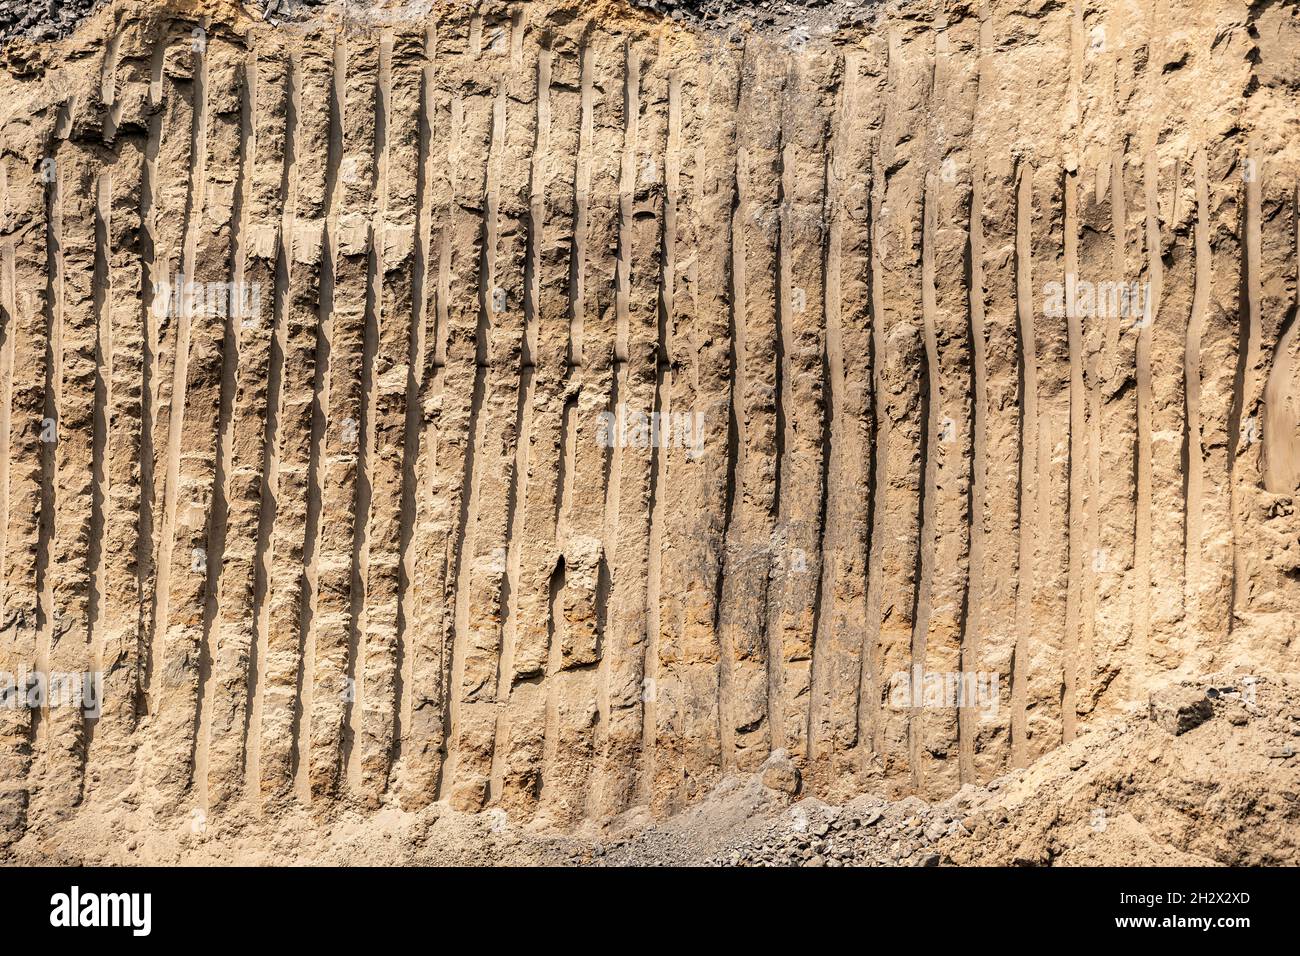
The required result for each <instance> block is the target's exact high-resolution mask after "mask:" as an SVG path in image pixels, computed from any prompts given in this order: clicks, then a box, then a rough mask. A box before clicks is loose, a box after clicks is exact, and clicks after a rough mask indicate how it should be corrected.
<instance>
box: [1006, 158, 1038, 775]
mask: <svg viewBox="0 0 1300 956" xmlns="http://www.w3.org/2000/svg"><path fill="white" fill-rule="evenodd" d="M1016 197H1017V199H1016V311H1017V314H1018V316H1019V326H1018V330H1019V334H1018V341H1019V346H1020V354H1019V364H1020V396H1021V408H1022V409H1023V413H1022V415H1021V418H1020V445H1019V460H1020V491H1019V496H1018V503H1017V513H1018V515H1019V521H1020V535H1019V554H1020V559H1019V565H1020V573H1019V575H1018V576H1017V580H1016V645H1015V656H1014V665H1015V666H1014V669H1013V671H1012V679H1011V694H1012V698H1011V706H1012V717H1011V719H1012V730H1011V747H1012V763H1013V764H1014V765H1015V766H1024V765H1025V764H1026V763H1027V761H1028V754H1029V741H1028V739H1027V736H1026V735H1027V732H1028V718H1027V716H1026V708H1027V706H1028V692H1029V688H1028V680H1029V655H1030V643H1031V641H1035V639H1036V638H1035V634H1034V630H1033V604H1032V600H1033V593H1034V567H1035V563H1036V557H1035V555H1036V553H1037V546H1038V534H1037V532H1038V527H1039V523H1038V518H1039V516H1038V474H1037V463H1038V440H1039V435H1038V355H1037V348H1036V342H1035V335H1034V300H1033V289H1034V286H1033V277H1032V273H1031V268H1032V248H1033V223H1034V174H1033V168H1032V167H1030V166H1027V165H1026V166H1021V167H1020V169H1019V170H1018V171H1017V178H1016Z"/></svg>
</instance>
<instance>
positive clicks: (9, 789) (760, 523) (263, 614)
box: [0, 0, 1300, 865]
mask: <svg viewBox="0 0 1300 956" xmlns="http://www.w3.org/2000/svg"><path fill="white" fill-rule="evenodd" d="M667 6H668V5H666V4H650V5H646V4H639V5H638V4H631V3H629V2H626V0H536V2H527V3H523V2H521V3H504V2H484V3H481V4H466V3H452V2H443V0H422V2H411V3H405V4H383V5H377V6H376V5H369V4H363V3H347V4H339V3H323V4H319V5H311V6H305V5H293V4H290V5H289V6H288V7H284V8H282V7H281V5H280V4H278V3H277V4H276V5H275V6H274V9H272V8H271V7H269V6H267V5H265V4H258V5H240V4H237V3H233V2H229V0H200V2H195V0H159V2H152V0H151V2H141V0H113V2H110V3H107V4H105V5H104V6H102V7H101V8H100V9H98V10H97V11H96V12H94V13H93V14H91V15H90V16H88V17H87V18H86V19H85V20H84V21H83V22H82V23H81V24H80V26H79V27H78V28H77V29H76V31H75V32H74V33H73V34H72V35H71V36H70V37H68V38H67V39H64V40H60V41H58V42H33V41H31V40H28V39H24V38H23V37H21V36H18V37H16V38H13V39H11V40H10V41H9V42H8V43H7V44H6V45H5V46H4V47H3V49H0V323H2V325H0V691H3V695H2V698H3V699H0V705H2V706H0V845H7V846H9V847H10V853H11V855H12V856H13V857H14V858H16V859H21V860H24V861H27V862H33V861H44V860H69V861H71V860H105V861H114V862H128V861H132V860H148V861H168V862H174V861H187V862H196V861H206V860H210V861H216V862H236V861H238V862H254V861H255V862H267V863H286V862H361V861H365V862H388V861H392V862H462V861H463V862H509V861H515V862H542V863H545V862H557V863H563V862H571V861H575V860H576V861H590V860H606V861H614V862H619V861H621V862H629V863H639V862H650V863H653V862H673V861H677V862H701V863H703V862H719V863H733V862H739V863H758V862H798V863H813V864H814V865H815V864H816V863H817V862H818V861H820V862H822V863H826V864H828V865H830V864H833V863H837V862H838V863H848V862H865V863H908V864H912V863H922V864H928V863H936V862H953V863H958V864H969V863H1008V864H1009V863H1034V864H1041V863H1048V862H1063V863H1074V862H1093V861H1106V862H1141V861H1146V862H1151V861H1160V862H1165V861H1168V862H1196V861H1214V862H1224V863H1239V862H1260V863H1280V862H1292V863H1295V862H1297V859H1296V840H1297V820H1296V813H1297V809H1296V789H1297V787H1296V780H1297V777H1298V776H1300V774H1298V773H1297V764H1296V759H1295V757H1294V753H1293V751H1294V749H1295V747H1296V740H1297V739H1298V738H1296V737H1295V735H1294V733H1293V730H1294V727H1295V718H1296V717H1297V715H1298V711H1297V707H1296V700H1297V698H1296V692H1295V680H1296V675H1297V673H1298V672H1300V640H1297V637H1298V632H1300V515H1298V514H1297V513H1296V507H1295V500H1294V498H1295V495H1296V494H1297V492H1298V491H1300V362H1297V352H1298V351H1300V341H1298V336H1297V323H1296V319H1297V303H1298V302H1300V216H1298V211H1300V12H1298V11H1297V8H1296V7H1295V5H1294V4H1287V3H1281V2H1271V0H1254V2H1246V0H1153V2H1149V3H1141V4H1138V3H1132V2H1127V0H1097V2H1084V0H1066V2H1057V3H1047V2H1043V3H1037V2H1022V0H1015V2H1012V0H980V2H940V0H909V2H897V0H896V2H892V3H881V4H875V3H872V4H862V5H858V4H845V3H833V4H825V5H823V4H803V3H794V2H791V3H782V4H771V5H767V6H766V7H765V6H764V5H763V4H757V5H754V4H740V3H721V4H714V5H712V7H711V5H710V4H708V3H701V4H681V5H678V6H681V7H690V8H691V12H690V15H689V16H687V15H685V14H684V15H682V16H680V17H676V18H674V17H673V16H672V12H671V11H669V10H667V9H666V7H667ZM713 7H716V11H717V12H720V13H725V16H718V17H713V20H712V21H711V20H710V16H709V10H710V9H712V8H713ZM724 7H725V8H726V9H725V11H724V10H723V8H724ZM850 7H851V8H852V12H851V11H850ZM778 8H779V9H778ZM769 13H771V14H772V15H771V16H769V15H768V14H769ZM713 21H716V22H713ZM87 674H89V675H92V678H91V679H89V681H88V682H86V683H83V682H82V680H81V675H87ZM1206 675H1215V676H1206ZM1224 675H1226V676H1224ZM74 678H75V679H74ZM96 679H98V680H99V681H100V683H99V684H96V682H95V681H96ZM83 687H88V688H90V689H92V690H94V689H96V688H98V691H97V692H95V693H93V694H91V695H90V696H91V697H93V698H94V704H95V705H96V706H94V707H91V708H88V707H86V706H84V704H85V703H86V701H85V700H79V701H75V700H70V699H69V698H70V697H72V696H75V695H74V694H72V691H75V690H80V689H81V688H83ZM56 691H57V692H56ZM84 696H85V695H84V694H83V697H84ZM1250 708H1257V709H1258V713H1256V712H1255V711H1252V710H1251V709H1250ZM1239 711H1240V712H1239ZM1076 762H1078V766H1075V765H1074V764H1075V763H1076ZM791 798H793V799H796V800H798V801H800V802H798V803H797V804H795V805H794V806H793V807H791V806H788V805H787V804H788V801H789V800H790V799H791ZM821 801H825V805H823V804H822V803H821ZM876 813H879V816H878V817H877V818H876V819H875V820H873V821H871V822H867V818H868V817H871V816H872V815H873V814H876ZM765 827H768V828H770V829H766V830H765V829H764V828H765ZM823 828H824V830H825V832H819V831H822V830H823ZM683 834H684V835H683ZM679 836H680V839H679Z"/></svg>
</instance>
